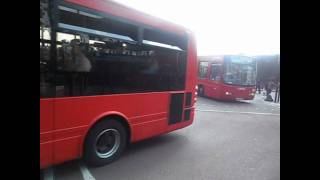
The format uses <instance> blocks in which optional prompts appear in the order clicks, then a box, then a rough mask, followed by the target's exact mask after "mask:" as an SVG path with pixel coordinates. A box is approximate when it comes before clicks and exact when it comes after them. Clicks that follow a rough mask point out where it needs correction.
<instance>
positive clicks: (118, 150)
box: [83, 119, 127, 166]
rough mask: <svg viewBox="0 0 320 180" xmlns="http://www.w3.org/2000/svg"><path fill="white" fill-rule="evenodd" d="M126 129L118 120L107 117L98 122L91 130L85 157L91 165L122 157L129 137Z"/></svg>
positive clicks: (109, 161) (101, 164)
mask: <svg viewBox="0 0 320 180" xmlns="http://www.w3.org/2000/svg"><path fill="white" fill-rule="evenodd" d="M126 137H127V136H126V130H125V128H124V127H123V126H122V124H121V123H120V122H118V121H116V120H112V119H107V120H106V121H102V122H100V123H98V124H96V125H95V126H94V127H93V128H92V129H91V130H90V132H89V134H88V136H87V138H86V141H85V146H84V154H83V156H84V157H83V158H84V161H85V162H86V164H88V165H89V166H103V165H106V164H109V163H111V162H113V161H115V160H116V159H118V158H119V157H120V155H121V154H122V152H123V151H124V149H125V147H126V144H127V142H126V141H127V138H126Z"/></svg>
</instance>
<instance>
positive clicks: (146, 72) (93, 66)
mask: <svg viewBox="0 0 320 180" xmlns="http://www.w3.org/2000/svg"><path fill="white" fill-rule="evenodd" d="M60 14H61V15H60V21H61V22H60V23H59V24H58V26H59V28H60V29H59V32H58V35H57V37H58V40H57V41H59V42H57V44H61V45H60V46H57V47H58V48H57V51H58V53H57V54H58V57H57V77H56V79H57V84H56V95H57V97H68V96H89V95H103V94H119V93H138V92H163V91H175V90H183V89H184V88H185V74H186V63H187V55H186V53H187V52H186V51H185V50H184V49H185V48H186V47H187V40H186V38H183V37H181V38H180V39H179V37H178V38H177V37H175V38H171V39H172V41H169V40H170V37H171V36H170V34H168V33H162V32H161V33H160V32H158V31H155V32H153V31H152V30H150V29H146V30H145V31H143V32H145V34H143V35H142V40H140V41H139V39H138V29H139V28H138V27H136V26H134V25H131V24H126V23H124V22H116V20H114V19H108V18H97V17H95V16H93V15H90V16H88V15H87V14H86V13H83V12H82V13H77V11H71V10H69V9H68V11H65V8H61V7H60ZM107 25H108V26H107ZM159 33H160V34H161V35H162V36H161V37H162V39H159V38H157V36H156V35H159ZM166 35H167V36H166ZM158 40H159V41H158ZM160 40H161V41H160ZM157 41H158V42H157ZM164 43H166V44H164ZM184 43H185V44H184Z"/></svg>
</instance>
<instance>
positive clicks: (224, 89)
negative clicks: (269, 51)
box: [198, 55, 256, 100]
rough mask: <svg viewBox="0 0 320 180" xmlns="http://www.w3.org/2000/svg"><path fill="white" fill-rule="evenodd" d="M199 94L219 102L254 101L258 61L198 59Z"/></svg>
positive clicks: (248, 58) (225, 58) (232, 57)
mask: <svg viewBox="0 0 320 180" xmlns="http://www.w3.org/2000/svg"><path fill="white" fill-rule="evenodd" d="M198 61H199V62H198V63H199V64H198V94H199V96H208V97H212V98H215V99H219V100H252V99H253V98H254V96H255V91H256V88H255V87H256V61H255V59H253V58H251V57H247V56H235V55H225V56H200V57H198Z"/></svg>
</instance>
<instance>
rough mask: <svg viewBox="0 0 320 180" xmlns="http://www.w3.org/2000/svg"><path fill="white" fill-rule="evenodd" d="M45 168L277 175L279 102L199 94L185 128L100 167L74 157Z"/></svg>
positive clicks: (215, 177)
mask: <svg viewBox="0 0 320 180" xmlns="http://www.w3.org/2000/svg"><path fill="white" fill-rule="evenodd" d="M50 171H51V172H50ZM44 173H45V174H46V175H44V176H45V177H46V178H44V179H49V178H50V177H52V176H53V177H54V179H56V180H62V179H64V180H69V179H70V180H76V179H85V180H87V179H96V180H113V179H117V180H118V179H119V180H127V179H130V180H162V179H169V180H180V179H183V180H202V179H203V180H279V179H280V104H277V103H272V102H265V101H263V97H262V96H257V97H256V98H255V100H253V101H242V102H220V101H215V100H212V99H208V98H198V102H197V112H196V117H195V122H194V124H193V125H192V126H190V127H187V128H184V129H181V130H178V131H175V132H172V133H170V134H167V135H163V136H160V137H156V138H153V139H149V140H145V141H142V142H138V143H135V144H132V145H131V146H130V147H129V148H128V150H127V151H126V152H125V153H124V154H123V156H122V157H121V158H120V159H119V160H118V161H116V162H114V163H112V164H110V165H107V166H104V167H100V168H88V169H87V168H86V166H85V165H83V164H82V163H81V161H79V160H76V161H71V162H67V163H65V164H62V165H58V166H55V167H53V168H51V169H47V170H45V172H44ZM50 173H51V175H50ZM48 174H49V175H48Z"/></svg>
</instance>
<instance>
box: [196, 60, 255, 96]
mask: <svg viewBox="0 0 320 180" xmlns="http://www.w3.org/2000/svg"><path fill="white" fill-rule="evenodd" d="M212 58H213V59H212ZM202 59H203V60H201V61H200V60H199V62H202V61H205V62H209V66H208V71H207V72H208V73H207V75H206V78H199V77H198V82H197V84H198V86H202V87H203V88H204V95H205V96H207V97H211V98H215V99H219V100H237V99H243V100H252V99H254V94H255V91H256V88H255V86H249V87H248V86H239V85H229V84H225V83H224V82H223V81H222V80H221V81H214V80H210V78H209V77H210V73H211V65H212V64H221V65H222V66H223V63H224V56H213V57H211V56H207V57H203V58H202ZM222 74H223V72H221V74H220V76H221V77H222ZM226 92H230V93H231V95H226Z"/></svg>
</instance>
